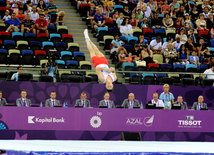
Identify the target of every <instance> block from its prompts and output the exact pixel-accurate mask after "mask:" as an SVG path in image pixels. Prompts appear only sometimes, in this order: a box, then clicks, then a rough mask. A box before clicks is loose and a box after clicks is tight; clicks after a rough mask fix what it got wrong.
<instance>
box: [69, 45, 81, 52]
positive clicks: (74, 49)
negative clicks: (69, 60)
mask: <svg viewBox="0 0 214 155" xmlns="http://www.w3.org/2000/svg"><path fill="white" fill-rule="evenodd" d="M79 50H80V48H79V47H78V46H70V47H69V51H71V52H77V51H79Z"/></svg>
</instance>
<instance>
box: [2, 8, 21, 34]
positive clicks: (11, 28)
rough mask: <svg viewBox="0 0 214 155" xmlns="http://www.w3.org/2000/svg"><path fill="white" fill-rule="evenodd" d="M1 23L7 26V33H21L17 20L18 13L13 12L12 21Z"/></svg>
mask: <svg viewBox="0 0 214 155" xmlns="http://www.w3.org/2000/svg"><path fill="white" fill-rule="evenodd" d="M0 23H5V24H6V25H7V27H8V28H7V30H6V32H19V31H20V21H19V20H18V19H17V18H16V13H15V12H13V13H12V15H11V19H8V20H6V21H2V20H1V21H0Z"/></svg>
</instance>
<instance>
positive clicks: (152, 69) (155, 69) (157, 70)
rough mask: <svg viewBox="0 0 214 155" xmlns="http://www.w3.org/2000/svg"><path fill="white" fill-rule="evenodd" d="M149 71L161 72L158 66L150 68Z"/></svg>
mask: <svg viewBox="0 0 214 155" xmlns="http://www.w3.org/2000/svg"><path fill="white" fill-rule="evenodd" d="M149 71H154V72H159V71H160V68H159V67H157V66H152V67H150V68H149Z"/></svg>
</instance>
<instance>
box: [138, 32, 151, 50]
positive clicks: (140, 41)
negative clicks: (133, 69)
mask: <svg viewBox="0 0 214 155" xmlns="http://www.w3.org/2000/svg"><path fill="white" fill-rule="evenodd" d="M145 44H148V41H147V40H146V39H144V35H143V34H141V35H140V36H139V39H138V40H136V41H135V45H139V47H140V49H143V45H145Z"/></svg>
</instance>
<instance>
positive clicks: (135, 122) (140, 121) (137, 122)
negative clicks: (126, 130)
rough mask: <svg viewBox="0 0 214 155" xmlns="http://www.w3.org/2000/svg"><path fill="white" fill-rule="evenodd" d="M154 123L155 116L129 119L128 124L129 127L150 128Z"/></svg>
mask: <svg viewBox="0 0 214 155" xmlns="http://www.w3.org/2000/svg"><path fill="white" fill-rule="evenodd" d="M153 121H154V115H152V116H151V117H145V118H144V119H143V118H127V121H126V124H127V125H143V124H144V125H145V126H147V127H150V126H151V125H152V124H153Z"/></svg>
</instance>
